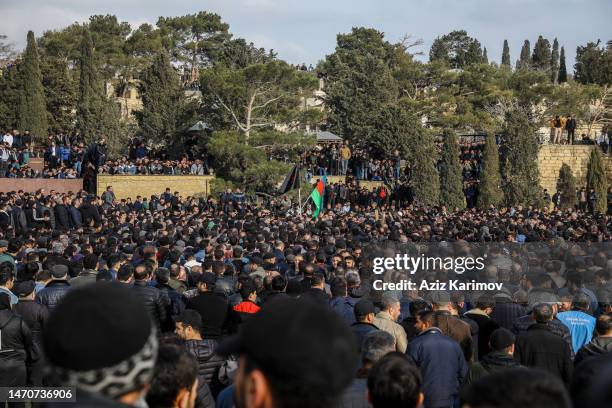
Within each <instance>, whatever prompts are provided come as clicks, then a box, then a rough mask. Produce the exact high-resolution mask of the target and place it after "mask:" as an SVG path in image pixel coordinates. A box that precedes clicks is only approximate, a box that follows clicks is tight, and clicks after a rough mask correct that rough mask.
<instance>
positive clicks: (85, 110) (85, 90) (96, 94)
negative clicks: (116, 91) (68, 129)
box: [76, 29, 102, 143]
mask: <svg viewBox="0 0 612 408" xmlns="http://www.w3.org/2000/svg"><path fill="white" fill-rule="evenodd" d="M79 68H80V77H79V99H78V105H77V112H76V129H77V131H78V133H79V134H80V135H81V137H82V138H83V139H84V140H85V141H86V142H88V143H90V142H92V141H94V140H95V139H96V137H97V136H98V135H97V116H98V115H99V114H100V113H101V112H100V111H99V110H98V111H96V110H97V109H98V108H99V107H100V102H101V99H102V89H101V88H102V84H101V82H100V81H99V80H98V77H97V74H96V67H95V62H94V54H93V41H92V39H91V33H90V32H89V30H88V29H84V30H83V40H82V43H81V56H80V59H79Z"/></svg>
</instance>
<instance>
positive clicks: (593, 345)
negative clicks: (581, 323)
mask: <svg viewBox="0 0 612 408" xmlns="http://www.w3.org/2000/svg"><path fill="white" fill-rule="evenodd" d="M602 354H608V355H612V316H611V315H610V314H602V315H601V316H599V317H598V318H597V322H596V323H595V337H594V338H593V340H591V342H590V343H588V344H586V345H584V346H583V347H582V348H581V349H580V350H579V351H578V352H577V353H576V358H575V359H574V366H577V365H578V364H580V363H581V362H582V361H584V360H586V359H588V358H589V357H593V356H599V355H602Z"/></svg>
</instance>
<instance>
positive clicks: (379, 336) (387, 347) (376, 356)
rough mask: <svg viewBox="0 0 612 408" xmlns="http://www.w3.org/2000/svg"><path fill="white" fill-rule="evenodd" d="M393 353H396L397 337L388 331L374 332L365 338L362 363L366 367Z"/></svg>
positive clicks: (362, 345) (362, 348) (362, 346)
mask: <svg viewBox="0 0 612 408" xmlns="http://www.w3.org/2000/svg"><path fill="white" fill-rule="evenodd" d="M392 351H395V337H393V336H392V335H391V334H390V333H387V332H386V331H383V330H374V331H371V332H370V333H368V334H366V335H365V336H364V338H363V343H362V344H361V361H362V362H363V364H364V365H365V364H368V363H369V364H374V363H376V362H377V361H378V360H380V359H381V358H383V357H384V356H385V355H387V354H389V353H391V352H392Z"/></svg>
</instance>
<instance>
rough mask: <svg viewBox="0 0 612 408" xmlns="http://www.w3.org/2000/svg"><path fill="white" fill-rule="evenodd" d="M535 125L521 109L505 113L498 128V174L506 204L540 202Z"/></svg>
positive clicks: (535, 203)
mask: <svg viewBox="0 0 612 408" xmlns="http://www.w3.org/2000/svg"><path fill="white" fill-rule="evenodd" d="M536 134H537V126H536V125H535V124H534V123H532V121H531V120H530V119H529V116H528V114H527V113H526V112H525V111H523V110H522V109H520V108H519V109H514V110H511V111H509V112H508V113H506V117H505V121H504V127H503V131H502V138H503V143H502V150H501V157H502V169H501V170H502V177H503V185H504V192H505V195H506V197H505V198H506V203H507V204H508V205H538V206H539V205H540V204H541V201H542V191H541V189H540V171H539V169H538V149H539V148H538V142H537V137H536Z"/></svg>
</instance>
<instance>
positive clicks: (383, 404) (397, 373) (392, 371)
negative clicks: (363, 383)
mask: <svg viewBox="0 0 612 408" xmlns="http://www.w3.org/2000/svg"><path fill="white" fill-rule="evenodd" d="M421 384H422V379H421V373H420V372H419V369H418V368H417V367H416V366H414V365H413V364H412V363H411V362H410V360H408V358H407V357H406V356H405V355H404V354H400V353H390V354H387V355H386V356H384V357H383V358H381V359H380V360H379V361H378V362H377V363H376V364H374V366H373V367H372V369H371V370H370V372H369V374H368V400H369V401H370V403H371V404H372V406H373V407H374V408H416V407H418V406H420V405H422V403H423V393H422V392H421Z"/></svg>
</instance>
